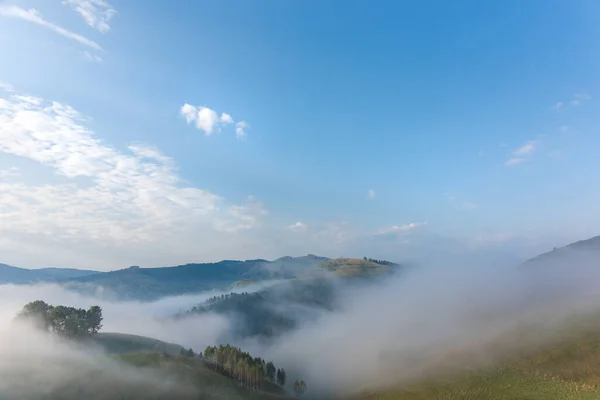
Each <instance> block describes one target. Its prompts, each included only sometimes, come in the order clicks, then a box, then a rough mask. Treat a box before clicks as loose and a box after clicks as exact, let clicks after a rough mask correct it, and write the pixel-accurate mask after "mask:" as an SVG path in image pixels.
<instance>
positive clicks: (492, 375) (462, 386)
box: [347, 315, 600, 400]
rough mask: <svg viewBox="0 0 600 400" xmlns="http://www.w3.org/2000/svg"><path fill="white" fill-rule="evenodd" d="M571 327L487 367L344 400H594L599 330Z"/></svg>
mask: <svg viewBox="0 0 600 400" xmlns="http://www.w3.org/2000/svg"><path fill="white" fill-rule="evenodd" d="M597 317H598V316H597V315H596V316H594V317H593V321H592V324H591V325H593V326H592V327H591V328H590V327H589V326H588V327H584V328H582V325H579V324H577V328H574V327H570V328H569V329H567V330H562V331H559V332H557V333H556V335H555V340H553V341H552V342H550V343H548V344H546V345H544V346H539V347H537V348H535V349H531V348H529V349H521V350H519V351H514V352H511V353H506V354H505V355H504V357H503V359H502V361H500V362H497V363H495V364H494V366H493V367H488V368H481V369H476V370H471V369H469V368H468V366H467V365H465V364H463V363H461V362H460V360H456V361H457V362H456V364H459V365H460V368H461V370H459V367H458V366H457V365H455V366H454V369H453V370H452V371H451V372H447V373H446V374H444V376H443V377H442V376H441V375H438V376H437V377H434V378H429V379H424V380H421V381H417V382H413V383H411V384H409V385H405V386H403V387H398V388H395V389H387V390H373V391H365V392H363V393H362V394H360V395H356V396H353V397H348V398H347V400H371V399H372V400H375V399H380V400H454V399H456V400H458V399H461V400H588V399H589V400H592V399H600V329H598V327H599V324H598V323H597V322H596V321H597V320H598V319H597Z"/></svg>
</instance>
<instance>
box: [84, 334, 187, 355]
mask: <svg viewBox="0 0 600 400" xmlns="http://www.w3.org/2000/svg"><path fill="white" fill-rule="evenodd" d="M91 340H92V341H93V342H94V343H95V344H96V345H99V346H100V347H101V348H102V349H103V350H104V351H105V352H106V353H108V354H130V353H167V354H179V353H180V352H181V350H182V349H183V347H181V346H180V345H178V344H173V343H167V342H163V341H160V340H157V339H152V338H149V337H145V336H138V335H128V334H124V333H108V332H100V333H97V334H96V335H94V336H93V337H92V338H91Z"/></svg>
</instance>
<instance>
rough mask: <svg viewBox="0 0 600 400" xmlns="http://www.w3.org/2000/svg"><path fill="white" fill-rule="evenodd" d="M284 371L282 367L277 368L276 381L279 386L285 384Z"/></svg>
mask: <svg viewBox="0 0 600 400" xmlns="http://www.w3.org/2000/svg"><path fill="white" fill-rule="evenodd" d="M286 377H287V376H286V373H285V370H284V369H283V368H281V369H278V370H277V383H278V384H279V386H285V379H286Z"/></svg>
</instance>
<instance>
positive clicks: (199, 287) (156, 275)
mask: <svg viewBox="0 0 600 400" xmlns="http://www.w3.org/2000/svg"><path fill="white" fill-rule="evenodd" d="M327 260H329V259H328V258H325V257H318V256H315V255H312V254H309V255H307V256H304V257H282V258H279V259H277V260H274V261H267V260H263V259H257V260H247V261H235V260H224V261H220V262H216V263H204V264H185V265H178V266H174V267H160V268H140V267H137V266H132V267H129V268H125V269H120V270H116V271H110V272H99V271H84V270H77V269H60V268H44V269H31V270H29V269H23V268H16V267H12V266H8V265H3V264H0V284H6V283H14V284H28V283H36V282H57V283H59V284H61V285H63V286H65V287H67V288H70V289H74V290H77V291H84V292H90V291H96V290H97V289H99V288H100V289H102V290H104V291H105V292H106V291H108V292H109V293H110V294H113V295H115V296H117V297H119V298H130V299H138V300H153V299H157V298H160V297H164V296H169V295H177V294H184V293H194V292H199V291H203V290H209V289H226V288H228V287H231V285H234V284H235V283H236V282H239V281H243V282H255V281H261V280H266V279H289V278H293V277H295V276H298V275H302V274H304V273H307V271H310V270H315V269H317V268H319V266H320V265H321V263H323V262H324V261H327Z"/></svg>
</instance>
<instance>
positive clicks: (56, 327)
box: [17, 300, 103, 338]
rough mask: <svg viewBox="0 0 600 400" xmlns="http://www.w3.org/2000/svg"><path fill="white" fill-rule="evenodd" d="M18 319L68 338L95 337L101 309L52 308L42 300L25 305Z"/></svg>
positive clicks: (100, 318)
mask: <svg viewBox="0 0 600 400" xmlns="http://www.w3.org/2000/svg"><path fill="white" fill-rule="evenodd" d="M17 318H19V319H29V320H32V321H33V322H34V323H35V324H36V326H37V327H39V328H40V329H42V330H44V331H48V332H53V333H56V334H58V335H61V336H65V337H69V338H78V337H83V336H90V335H95V334H96V333H98V331H99V330H100V329H101V328H102V319H103V317H102V308H100V307H99V306H92V307H90V308H89V309H87V310H85V309H83V308H75V307H66V306H53V305H50V304H48V303H46V302H44V301H42V300H36V301H32V302H30V303H27V304H26V305H25V306H24V307H23V308H22V309H21V311H20V312H19V314H18V315H17Z"/></svg>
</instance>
